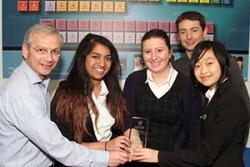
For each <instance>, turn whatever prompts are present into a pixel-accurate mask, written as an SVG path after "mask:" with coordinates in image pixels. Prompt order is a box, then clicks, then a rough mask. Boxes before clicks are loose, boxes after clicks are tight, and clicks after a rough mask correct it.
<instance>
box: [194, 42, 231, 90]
mask: <svg viewBox="0 0 250 167" xmlns="http://www.w3.org/2000/svg"><path fill="white" fill-rule="evenodd" d="M209 49H211V50H212V51H213V53H214V55H215V57H216V59H217V60H218V62H219V64H220V68H221V76H220V79H219V80H218V82H217V87H218V86H220V84H221V83H222V82H223V81H224V79H225V78H228V77H230V76H229V55H228V53H227V51H226V48H225V46H224V45H223V44H222V43H220V42H218V41H202V42H200V43H198V44H197V45H196V46H195V48H194V49H193V52H192V58H191V64H190V68H191V70H190V76H191V78H192V81H193V83H194V85H195V87H197V88H199V89H200V90H201V91H206V90H207V89H208V88H207V87H204V86H203V85H202V84H201V83H199V82H198V80H197V79H196V77H195V75H194V68H195V64H196V63H197V62H198V61H199V60H200V59H201V58H202V57H203V55H204V54H205V53H206V52H207V51H208V50H209Z"/></svg>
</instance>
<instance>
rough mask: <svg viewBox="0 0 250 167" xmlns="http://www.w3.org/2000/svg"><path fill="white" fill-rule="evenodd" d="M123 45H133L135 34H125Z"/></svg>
mask: <svg viewBox="0 0 250 167" xmlns="http://www.w3.org/2000/svg"><path fill="white" fill-rule="evenodd" d="M124 35H125V41H124V42H125V44H135V32H125V34H124Z"/></svg>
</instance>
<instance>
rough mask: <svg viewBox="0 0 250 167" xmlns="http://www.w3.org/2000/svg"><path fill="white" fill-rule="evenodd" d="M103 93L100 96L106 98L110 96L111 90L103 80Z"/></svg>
mask: <svg viewBox="0 0 250 167" xmlns="http://www.w3.org/2000/svg"><path fill="white" fill-rule="evenodd" d="M101 87H102V88H101V92H100V96H106V95H108V93H109V90H108V87H107V85H106V84H105V82H104V81H103V80H102V81H101Z"/></svg>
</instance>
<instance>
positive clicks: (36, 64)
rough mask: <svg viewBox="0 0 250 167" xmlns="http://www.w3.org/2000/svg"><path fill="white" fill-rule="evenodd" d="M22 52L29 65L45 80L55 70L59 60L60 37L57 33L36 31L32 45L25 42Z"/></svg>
mask: <svg viewBox="0 0 250 167" xmlns="http://www.w3.org/2000/svg"><path fill="white" fill-rule="evenodd" d="M22 53H23V58H24V60H25V62H26V63H27V64H28V66H29V67H30V68H31V69H32V70H33V71H34V72H35V73H37V75H38V76H39V77H40V78H41V79H42V80H43V79H44V78H46V77H47V76H48V75H49V74H50V73H51V72H52V71H53V70H54V68H55V67H56V65H57V63H58V61H59V58H60V41H59V38H58V36H57V34H49V35H46V34H44V33H42V32H38V33H35V34H34V35H33V36H32V42H31V44H30V46H29V45H27V44H23V46H22Z"/></svg>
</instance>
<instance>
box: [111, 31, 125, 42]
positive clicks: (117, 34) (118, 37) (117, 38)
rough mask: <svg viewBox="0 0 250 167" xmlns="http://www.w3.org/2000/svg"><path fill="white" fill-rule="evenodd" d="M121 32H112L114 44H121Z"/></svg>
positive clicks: (122, 38)
mask: <svg viewBox="0 0 250 167" xmlns="http://www.w3.org/2000/svg"><path fill="white" fill-rule="evenodd" d="M123 40H124V37H123V32H114V33H113V43H115V44H123Z"/></svg>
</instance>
